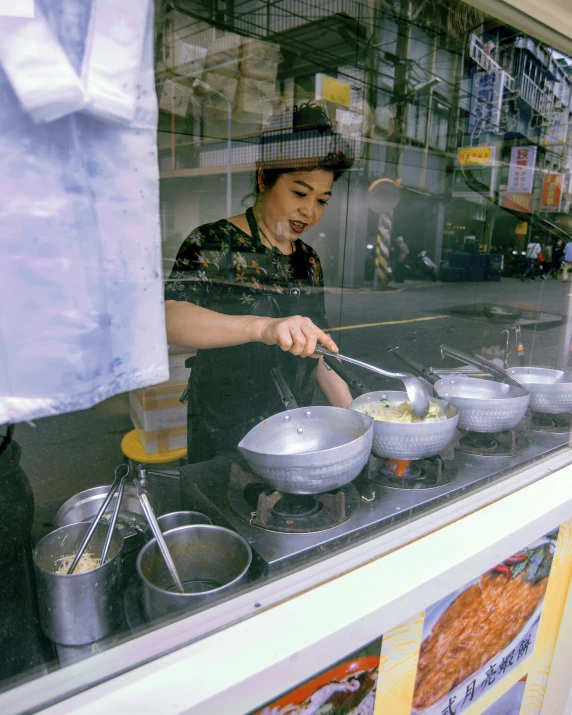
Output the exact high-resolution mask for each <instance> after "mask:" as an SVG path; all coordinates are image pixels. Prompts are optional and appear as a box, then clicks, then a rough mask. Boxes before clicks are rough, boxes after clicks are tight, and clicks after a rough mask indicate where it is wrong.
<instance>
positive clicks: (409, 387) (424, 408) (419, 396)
mask: <svg viewBox="0 0 572 715" xmlns="http://www.w3.org/2000/svg"><path fill="white" fill-rule="evenodd" d="M316 352H317V353H318V355H324V356H326V357H329V358H337V359H338V360H342V361H343V362H349V363H351V364H352V365H357V366H358V367H363V368H364V369H366V370H371V372H376V373H377V374H378V375H383V376H384V377H393V378H394V379H396V380H401V382H402V383H403V384H404V386H405V391H406V392H407V397H408V398H409V402H411V406H412V407H413V411H414V412H415V414H416V415H417V417H419V419H420V420H422V419H424V418H425V417H426V416H427V413H428V412H429V394H428V393H427V390H426V389H425V385H424V384H423V383H422V382H421V380H420V379H419V378H418V377H415V376H414V375H411V373H409V372H389V371H388V370H382V368H380V367H375V366H374V365H370V364H369V363H367V362H362V361H361V360H356V359H355V358H351V357H347V356H346V355H340V353H333V352H331V351H330V350H328V349H327V348H325V347H324V346H323V345H316Z"/></svg>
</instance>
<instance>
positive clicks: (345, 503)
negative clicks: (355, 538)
mask: <svg viewBox="0 0 572 715" xmlns="http://www.w3.org/2000/svg"><path fill="white" fill-rule="evenodd" d="M228 503H229V504H230V506H231V508H232V510H233V511H234V512H235V513H236V514H237V515H238V516H239V517H240V518H241V519H242V520H243V521H246V522H248V523H249V524H252V525H253V526H258V527H260V528H261V529H268V530H270V531H280V532H284V533H289V534H307V533H311V532H314V531H325V530H326V529H333V528H334V527H336V526H339V525H340V524H343V523H344V522H346V521H348V519H350V518H351V517H352V516H353V514H354V513H355V511H356V510H357V508H358V506H359V494H358V493H357V490H356V489H355V487H353V486H352V485H351V484H348V485H346V486H345V487H342V488H341V489H337V490H334V491H331V492H325V493H324V494H311V495H310V494H283V493H282V492H278V491H273V490H272V488H271V487H269V486H267V485H266V484H264V483H263V482H262V481H260V480H258V478H257V477H256V476H255V475H254V474H253V473H252V472H250V471H248V470H247V469H245V468H243V467H242V466H240V465H239V464H237V463H236V462H235V463H233V464H232V466H231V469H230V482H229V491H228Z"/></svg>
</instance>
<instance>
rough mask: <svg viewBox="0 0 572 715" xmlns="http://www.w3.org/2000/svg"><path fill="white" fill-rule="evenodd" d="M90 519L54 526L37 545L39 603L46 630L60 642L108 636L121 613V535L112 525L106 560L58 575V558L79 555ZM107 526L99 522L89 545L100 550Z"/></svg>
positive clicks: (70, 643)
mask: <svg viewBox="0 0 572 715" xmlns="http://www.w3.org/2000/svg"><path fill="white" fill-rule="evenodd" d="M88 528H89V524H71V525H69V526H63V527H61V528H60V529H56V531H52V532H51V533H50V534H48V535H47V536H45V537H44V538H43V539H42V540H41V541H40V542H39V543H38V545H37V546H36V548H35V550H34V556H33V557H34V566H35V569H36V583H37V588H38V607H39V613H40V622H41V624H42V630H43V631H44V633H45V634H46V635H47V636H48V638H50V639H51V640H53V641H55V642H56V643H61V644H62V645H83V644H85V643H92V642H93V641H96V640H99V639H100V638H103V637H104V636H106V635H108V634H109V633H111V632H112V631H114V630H115V629H116V628H118V627H119V625H120V623H121V619H122V616H123V599H122V596H121V589H120V575H121V558H122V554H123V537H122V536H121V534H120V532H119V531H118V530H117V529H114V531H113V536H112V538H111V544H110V547H109V552H108V555H107V561H106V562H105V563H104V564H103V566H99V567H98V568H96V569H93V571H87V572H86V573H73V574H71V576H70V575H68V574H56V573H55V572H56V571H57V570H58V567H59V562H58V560H59V559H61V558H62V557H65V556H69V555H70V554H75V553H76V552H77V549H78V547H79V545H80V543H81V541H82V539H83V537H84V536H85V534H86V532H87V530H88ZM107 532H108V528H107V526H104V525H101V524H98V526H97V527H96V529H95V532H94V534H93V536H92V537H91V540H90V542H89V545H88V550H89V551H90V552H91V553H93V554H94V555H96V556H99V554H101V549H102V548H103V543H104V541H105V537H106V536H107Z"/></svg>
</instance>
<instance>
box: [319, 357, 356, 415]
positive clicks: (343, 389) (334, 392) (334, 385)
mask: <svg viewBox="0 0 572 715" xmlns="http://www.w3.org/2000/svg"><path fill="white" fill-rule="evenodd" d="M316 380H317V382H318V385H319V387H320V389H321V390H322V392H323V393H324V395H325V396H326V398H327V400H328V402H329V403H330V405H332V406H333V407H347V406H348V405H349V404H350V402H351V401H352V395H351V392H350V389H349V387H348V386H347V383H346V382H344V380H342V378H341V377H340V376H339V375H338V374H337V373H336V372H334V370H329V369H328V368H327V367H326V364H325V362H324V361H323V360H320V362H319V363H318V373H317V375H316Z"/></svg>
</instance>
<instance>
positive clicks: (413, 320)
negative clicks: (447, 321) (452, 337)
mask: <svg viewBox="0 0 572 715" xmlns="http://www.w3.org/2000/svg"><path fill="white" fill-rule="evenodd" d="M448 317H450V316H448V315H430V316H427V317H425V318H408V319H407V320H387V321H385V322H383V323H362V324H361V325H342V326H341V327H340V328H330V329H329V330H326V331H324V332H326V333H335V332H336V331H338V330H358V329H359V328H377V327H379V326H380V325H403V324H404V323H421V322H423V321H426V320H442V319H443V318H448Z"/></svg>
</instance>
